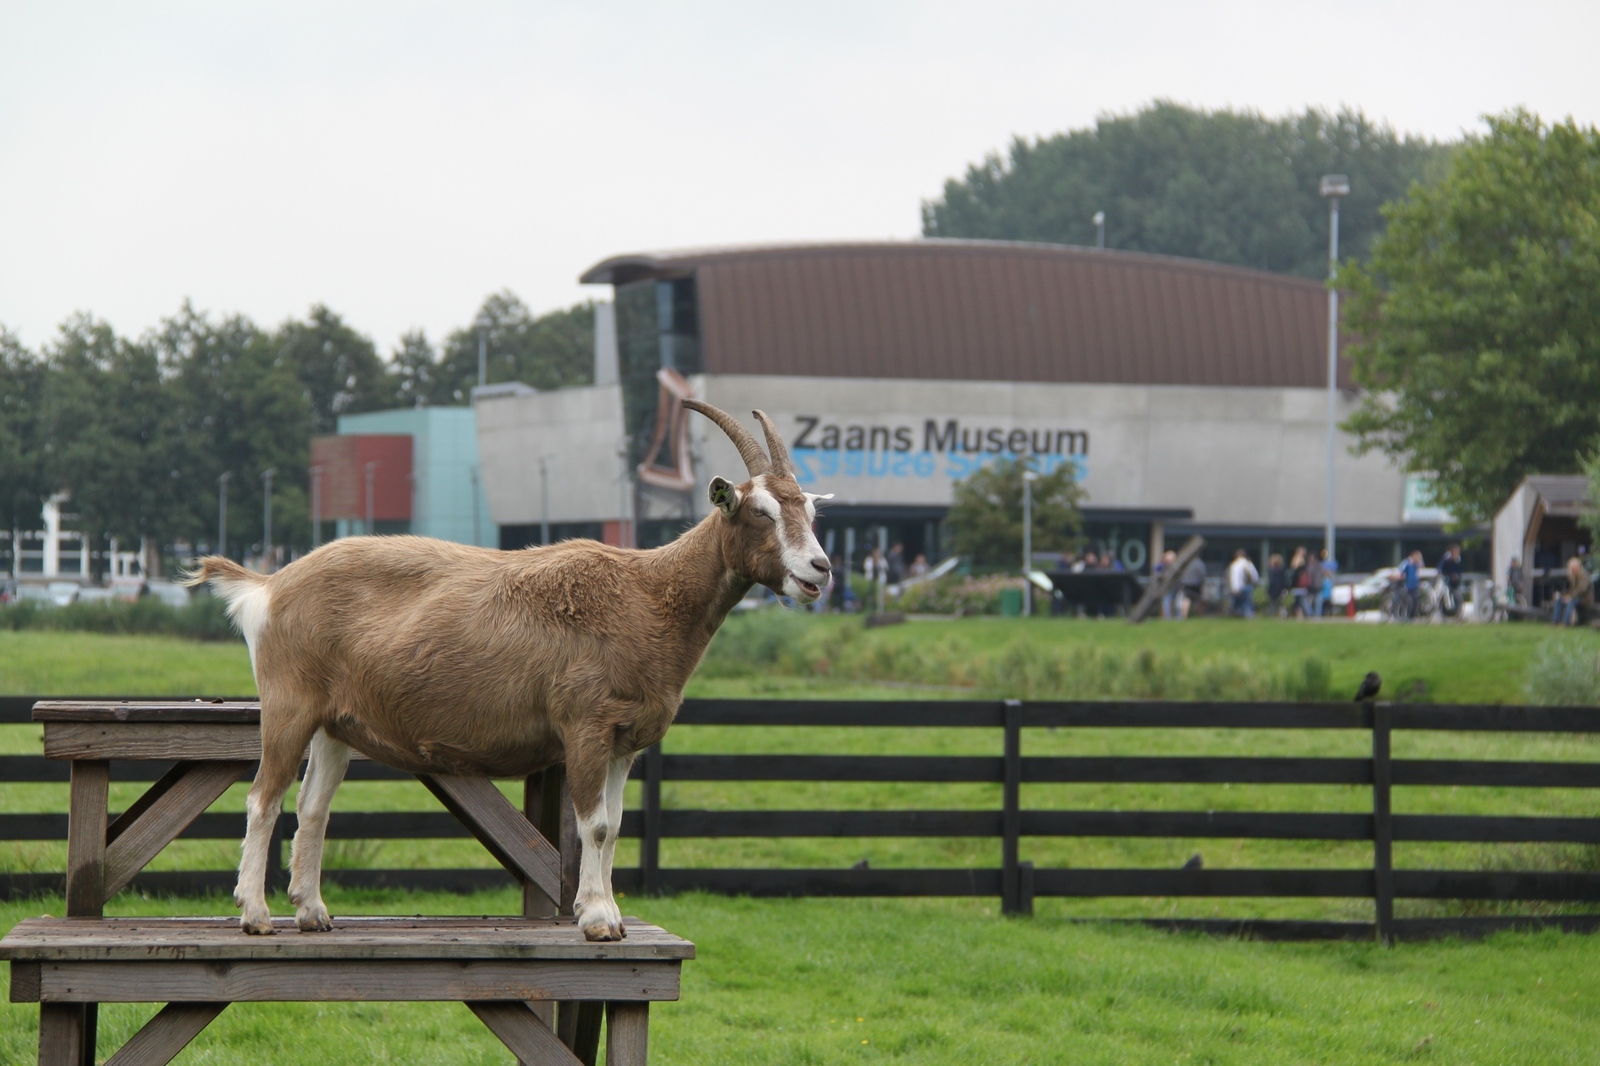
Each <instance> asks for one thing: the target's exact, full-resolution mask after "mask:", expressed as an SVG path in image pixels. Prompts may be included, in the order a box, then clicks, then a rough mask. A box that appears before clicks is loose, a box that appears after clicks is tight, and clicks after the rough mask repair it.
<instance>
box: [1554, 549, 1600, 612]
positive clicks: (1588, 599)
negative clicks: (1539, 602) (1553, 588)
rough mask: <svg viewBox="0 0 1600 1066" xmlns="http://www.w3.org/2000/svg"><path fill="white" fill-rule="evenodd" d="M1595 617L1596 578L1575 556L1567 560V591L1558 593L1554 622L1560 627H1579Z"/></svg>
mask: <svg viewBox="0 0 1600 1066" xmlns="http://www.w3.org/2000/svg"><path fill="white" fill-rule="evenodd" d="M1593 617H1594V578H1592V577H1590V576H1589V571H1588V569H1587V568H1585V567H1584V565H1583V560H1582V559H1580V558H1578V557H1577V556H1576V555H1574V556H1573V557H1572V558H1570V559H1568V560H1567V591H1566V592H1563V593H1557V594H1556V597H1555V604H1554V621H1555V624H1556V625H1558V626H1579V625H1583V624H1584V623H1585V622H1587V621H1589V619H1591V618H1593Z"/></svg>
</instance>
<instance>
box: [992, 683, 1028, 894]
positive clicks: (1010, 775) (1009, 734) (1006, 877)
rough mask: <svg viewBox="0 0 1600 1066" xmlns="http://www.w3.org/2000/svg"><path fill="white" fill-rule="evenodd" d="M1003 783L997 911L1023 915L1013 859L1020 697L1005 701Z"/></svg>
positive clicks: (1017, 833)
mask: <svg viewBox="0 0 1600 1066" xmlns="http://www.w3.org/2000/svg"><path fill="white" fill-rule="evenodd" d="M1004 761H1005V786H1004V791H1003V794H1002V799H1001V802H1002V804H1003V807H1002V810H1001V813H1000V832H1001V836H1002V839H1001V844H1000V913H1001V914H1010V915H1019V916H1020V915H1024V914H1027V913H1029V912H1030V911H1031V910H1032V909H1033V908H1032V906H1031V904H1032V900H1029V901H1028V903H1029V906H1028V907H1026V908H1024V906H1023V899H1022V896H1023V892H1022V868H1021V865H1020V863H1019V862H1018V861H1017V851H1018V844H1019V838H1020V837H1021V836H1022V701H1021V700H1006V703H1005V760H1004Z"/></svg>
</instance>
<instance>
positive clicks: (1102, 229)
mask: <svg viewBox="0 0 1600 1066" xmlns="http://www.w3.org/2000/svg"><path fill="white" fill-rule="evenodd" d="M1094 247H1095V251H1097V252H1103V251H1105V250H1106V213H1105V212H1104V211H1096V212H1095V213H1094Z"/></svg>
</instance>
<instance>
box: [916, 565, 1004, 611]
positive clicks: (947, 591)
mask: <svg viewBox="0 0 1600 1066" xmlns="http://www.w3.org/2000/svg"><path fill="white" fill-rule="evenodd" d="M1020 588H1022V579H1021V578H1020V577H1007V576H1006V575H1004V574H992V575H990V576H989V577H957V576H955V575H950V576H947V577H941V578H936V579H934V580H932V581H923V582H920V583H918V584H915V585H912V586H911V587H910V588H908V589H906V590H905V592H903V593H902V594H901V595H900V600H899V604H898V606H899V608H900V609H901V610H902V611H906V612H908V613H910V614H963V615H967V614H999V613H1000V590H1001V589H1020Z"/></svg>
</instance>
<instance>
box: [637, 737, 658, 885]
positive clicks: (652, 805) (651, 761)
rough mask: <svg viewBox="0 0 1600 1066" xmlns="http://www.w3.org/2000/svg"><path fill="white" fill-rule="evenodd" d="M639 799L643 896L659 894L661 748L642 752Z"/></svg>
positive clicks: (654, 745) (651, 746)
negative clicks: (642, 765)
mask: <svg viewBox="0 0 1600 1066" xmlns="http://www.w3.org/2000/svg"><path fill="white" fill-rule="evenodd" d="M641 784H642V788H641V790H640V796H639V815H640V820H641V821H642V822H643V823H644V824H643V825H642V826H641V827H640V829H641V832H640V833H639V887H640V889H641V891H643V892H644V894H645V895H646V896H654V895H658V894H660V892H661V745H660V743H655V744H652V745H650V746H649V747H648V748H646V749H645V752H644V781H643V782H642V783H641Z"/></svg>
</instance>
